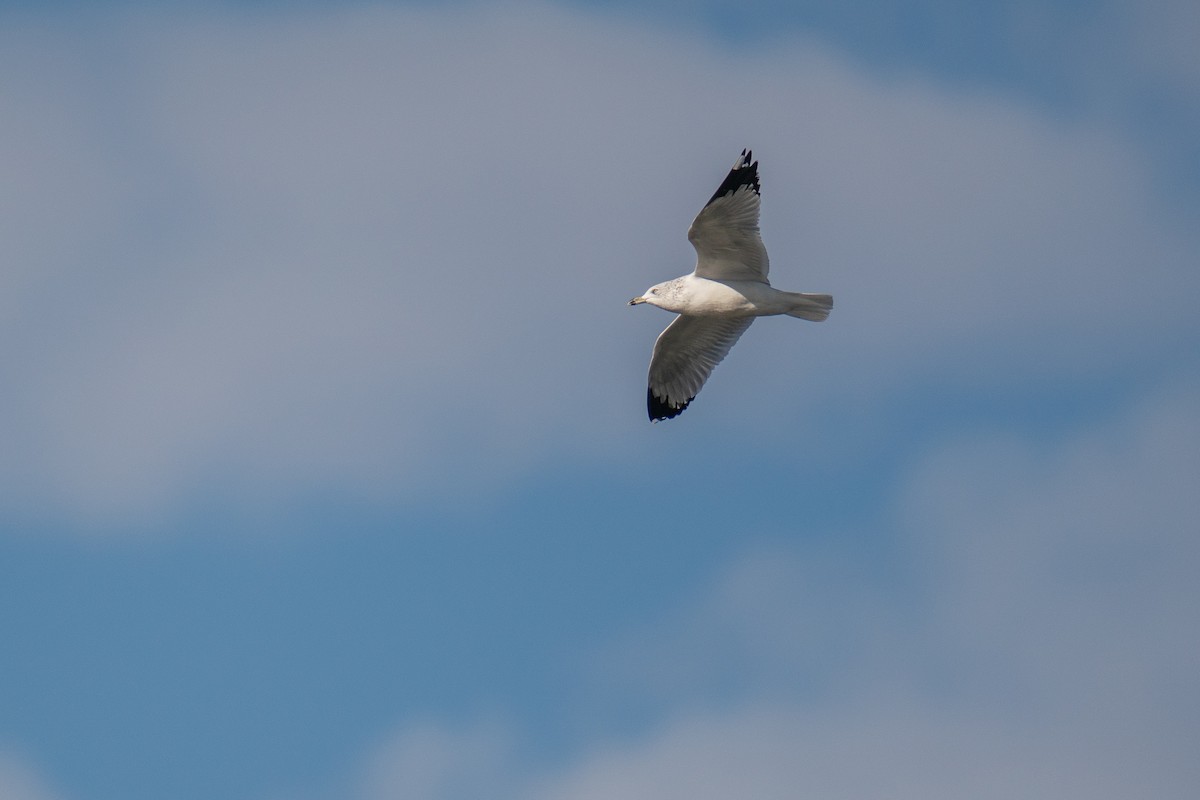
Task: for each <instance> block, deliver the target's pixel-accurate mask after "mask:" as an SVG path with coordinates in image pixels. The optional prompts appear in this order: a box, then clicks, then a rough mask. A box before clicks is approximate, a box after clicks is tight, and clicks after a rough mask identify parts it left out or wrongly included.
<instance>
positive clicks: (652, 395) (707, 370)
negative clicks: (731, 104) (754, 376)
mask: <svg viewBox="0 0 1200 800" xmlns="http://www.w3.org/2000/svg"><path fill="white" fill-rule="evenodd" d="M759 190H760V187H759V182H758V162H757V161H755V160H754V156H753V153H752V152H751V151H750V150H743V151H742V154H741V155H740V156H738V159H737V160H736V161H735V162H734V163H733V168H732V169H730V170H729V174H728V175H727V176H725V180H724V181H722V182H721V185H720V186H718V187H717V191H716V192H715V193H713V196H712V198H711V199H709V201H708V202H707V203H706V204H705V205H704V208H702V209H700V213H699V214H697V215H696V218H695V219H694V220H693V221H692V225H691V227H690V228H689V229H688V239H689V240H690V241H691V243H692V246H693V247H695V248H696V268H695V269H694V270H693V271H692V272H691V273H690V274H688V275H683V276H680V277H678V278H675V279H673V280H669V281H664V282H663V283H658V284H655V285H654V286H651V287H650V288H649V289H647V290H646V291H645V293H643V294H642V295H640V296H638V297H635V298H633V299H632V300H630V301H629V305H631V306H636V305H640V304H642V303H648V304H650V305H652V306H658V307H659V308H662V309H666V310H667V311H672V312H674V313H676V314H678V315H679V316H677V317H676V318H675V319H674V320H672V321H671V324H670V325H668V326H667V327H666V329H665V330H664V331H663V332H662V333H661V334H659V336H658V339H657V340H656V341H655V342H654V353H653V355H652V356H651V357H650V373H649V376H648V379H647V387H646V411H647V413H648V414H649V415H650V421H651V422H659V421H660V420H664V419H673V418H674V417H677V416H679V415H680V414H681V413H683V410H684V409H685V408H687V407H688V404H689V403H691V402H692V400H694V399H695V398H696V394H697V393H699V391H700V389H701V387H703V386H704V383H705V381H707V380H708V376H709V375H710V374H712V371H713V368H714V367H716V366H717V364H719V363H721V360H722V359H724V358H725V356H726V355H728V353H729V350H730V348H732V347H733V345H734V344H735V343H736V342H737V340H738V338H739V337H740V336H741V335H742V334H743V333H745V332H746V329H747V328H749V327H750V323H752V322H754V319H755V317H768V316H775V315H779V314H786V315H787V316H789V317H798V318H800V319H807V320H812V321H813V322H821V321H822V320H824V319H826V318H827V317H828V316H829V312H830V310H832V309H833V297H832V296H830V295H828V294H810V293H807V292H783V291H780V290H779V289H776V288H774V287H772V286H771V284H770V282H769V281H768V280H767V270H768V263H767V249H766V247H765V246H764V245H763V241H762V235H761V234H760V233H759V229H758V216H759V207H760V205H761V202H762V201H761V196H760V191H759Z"/></svg>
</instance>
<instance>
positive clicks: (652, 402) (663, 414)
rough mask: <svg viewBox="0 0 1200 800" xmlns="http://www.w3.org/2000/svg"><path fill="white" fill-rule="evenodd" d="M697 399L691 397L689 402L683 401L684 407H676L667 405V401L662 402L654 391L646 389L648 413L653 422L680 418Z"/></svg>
mask: <svg viewBox="0 0 1200 800" xmlns="http://www.w3.org/2000/svg"><path fill="white" fill-rule="evenodd" d="M695 399H696V398H694V397H689V398H688V399H687V400H685V401H683V405H680V406H674V405H671V404H669V403H667V402H666V401H665V400H660V399H659V398H658V397H657V396H656V395H655V394H654V390H653V389H651V388H650V387H648V386H647V387H646V411H647V412H648V413H649V414H650V421H651V422H658V421H659V420H664V419H674V418H675V417H678V416H679V415H680V414H682V413H683V410H684V409H685V408H687V407H688V404H689V403H691V402H692V401H693V400H695Z"/></svg>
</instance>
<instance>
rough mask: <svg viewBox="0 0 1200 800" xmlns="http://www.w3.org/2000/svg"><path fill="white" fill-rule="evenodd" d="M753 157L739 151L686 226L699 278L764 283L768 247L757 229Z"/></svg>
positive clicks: (755, 165) (755, 171) (758, 199)
mask: <svg viewBox="0 0 1200 800" xmlns="http://www.w3.org/2000/svg"><path fill="white" fill-rule="evenodd" d="M752 158H753V155H752V154H751V152H750V151H749V150H743V151H742V154H741V155H740V156H739V157H738V160H737V161H735V162H734V164H733V169H731V170H730V171H729V175H727V176H726V177H725V180H724V181H723V182H722V183H721V185H720V187H718V188H717V191H716V193H715V194H714V195H713V196H712V199H711V200H709V201H708V205H706V206H705V207H704V208H702V209H701V210H700V213H699V214H697V215H696V219H695V220H693V221H692V227H691V228H689V229H688V239H689V240H691V243H692V246H693V247H695V248H696V272H695V274H696V275H698V276H699V277H701V278H711V279H713V280H726V281H729V280H737V281H762V282H763V283H767V270H768V264H767V248H766V247H764V246H763V242H762V236H760V235H759V232H758V209H759V205H760V198H759V193H758V162H757V161H751V159H752Z"/></svg>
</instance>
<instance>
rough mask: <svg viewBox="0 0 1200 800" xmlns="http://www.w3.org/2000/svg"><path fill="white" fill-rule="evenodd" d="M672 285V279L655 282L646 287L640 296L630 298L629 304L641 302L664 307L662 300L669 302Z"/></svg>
mask: <svg viewBox="0 0 1200 800" xmlns="http://www.w3.org/2000/svg"><path fill="white" fill-rule="evenodd" d="M673 286H674V282H673V281H667V282H666V283H656V284H655V285H653V286H651V287H650V288H649V289H647V290H646V293H645V294H643V295H641V296H640V297H635V298H633V299H632V300H630V301H629V305H631V306H636V305H640V304H642V303H649V304H650V305H652V306H658V307H659V308H664V305H663V303H664V301H666V302H669V301H668V298H669V297H671V296H672V294H673V293H672V291H671V290H672V288H673Z"/></svg>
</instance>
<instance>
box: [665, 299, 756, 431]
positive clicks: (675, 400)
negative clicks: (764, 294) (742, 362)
mask: <svg viewBox="0 0 1200 800" xmlns="http://www.w3.org/2000/svg"><path fill="white" fill-rule="evenodd" d="M752 322H754V317H690V316H683V315H681V316H678V317H676V318H675V320H674V321H673V322H672V323H671V324H670V325H668V326H667V328H666V330H664V331H663V332H662V333H661V334H659V336H658V341H656V342H655V343H654V355H653V356H652V357H651V359H650V375H649V381H648V384H649V385H648V388H647V391H646V410H647V412H648V413H649V415H650V420H651V421H653V422H657V421H658V420H660V419H670V418H671V417H675V416H678V415H679V414H680V412H682V411H683V410H684V409H685V408H687V406H688V403H690V402H692V399H693V398H694V397H695V396H696V394H697V393H698V392H699V391H700V388H701V387H702V386H704V382H705V381H707V380H708V376H709V375H710V374H712V371H713V368H714V367H716V366H717V364H720V363H721V360H722V359H723V358H725V356H726V355H727V354H728V353H729V350H730V348H731V347H733V345H734V344H735V343H736V342H737V340H738V338H739V337H740V336H741V335H742V334H743V333H745V332H746V329H747V328H749V327H750V323H752Z"/></svg>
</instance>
